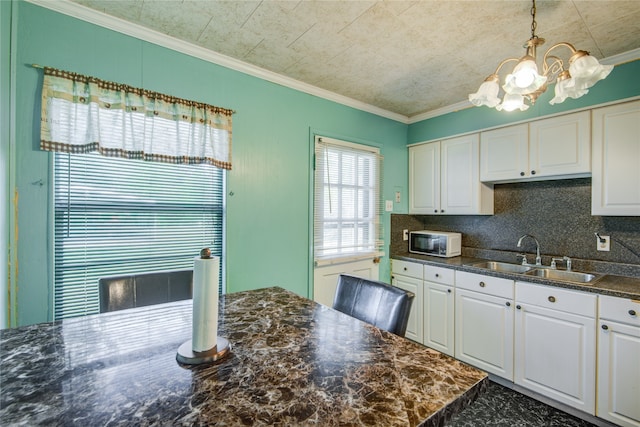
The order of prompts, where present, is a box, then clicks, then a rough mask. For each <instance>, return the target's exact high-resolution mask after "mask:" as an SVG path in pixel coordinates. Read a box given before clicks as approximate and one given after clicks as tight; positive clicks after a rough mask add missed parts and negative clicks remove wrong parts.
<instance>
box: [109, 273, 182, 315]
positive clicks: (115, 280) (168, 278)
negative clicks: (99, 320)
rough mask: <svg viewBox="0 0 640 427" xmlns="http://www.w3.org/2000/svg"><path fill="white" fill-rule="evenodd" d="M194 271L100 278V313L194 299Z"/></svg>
mask: <svg viewBox="0 0 640 427" xmlns="http://www.w3.org/2000/svg"><path fill="white" fill-rule="evenodd" d="M192 282H193V270H176V271H163V272H157V273H144V274H136V275H130V276H118V277H103V278H101V279H100V280H99V282H98V283H99V287H100V312H101V313H104V312H107V311H116V310H124V309H126V308H133V307H143V306H146V305H152V304H162V303H165V302H171V301H180V300H184V299H189V298H192V295H193V290H192Z"/></svg>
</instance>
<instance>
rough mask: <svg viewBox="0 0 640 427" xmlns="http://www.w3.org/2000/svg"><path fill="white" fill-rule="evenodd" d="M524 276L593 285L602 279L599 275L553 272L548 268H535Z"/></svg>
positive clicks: (564, 271)
mask: <svg viewBox="0 0 640 427" xmlns="http://www.w3.org/2000/svg"><path fill="white" fill-rule="evenodd" d="M525 275H527V276H535V277H541V278H544V279H549V280H561V281H565V282H574V283H593V282H595V281H596V280H598V279H599V278H600V277H602V275H600V274H591V273H581V272H578V271H566V270H553V269H549V268H537V269H534V270H531V271H528V272H526V273H525Z"/></svg>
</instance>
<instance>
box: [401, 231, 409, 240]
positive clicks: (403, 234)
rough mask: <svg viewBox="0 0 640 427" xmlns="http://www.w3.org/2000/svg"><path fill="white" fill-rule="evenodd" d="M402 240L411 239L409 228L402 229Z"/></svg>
mask: <svg viewBox="0 0 640 427" xmlns="http://www.w3.org/2000/svg"><path fill="white" fill-rule="evenodd" d="M402 240H409V230H402Z"/></svg>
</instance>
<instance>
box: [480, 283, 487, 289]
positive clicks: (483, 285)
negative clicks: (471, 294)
mask: <svg viewBox="0 0 640 427" xmlns="http://www.w3.org/2000/svg"><path fill="white" fill-rule="evenodd" d="M478 284H479V285H480V287H481V288H484V287H485V286H486V285H485V284H484V282H480V283H478Z"/></svg>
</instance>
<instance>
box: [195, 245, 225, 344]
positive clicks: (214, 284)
mask: <svg viewBox="0 0 640 427" xmlns="http://www.w3.org/2000/svg"><path fill="white" fill-rule="evenodd" d="M219 272H220V257H211V258H200V257H199V256H197V257H195V259H194V260H193V325H192V337H191V340H192V349H193V351H194V352H196V351H197V352H204V351H207V350H211V349H212V348H214V347H215V346H216V344H217V338H218V277H219Z"/></svg>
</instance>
